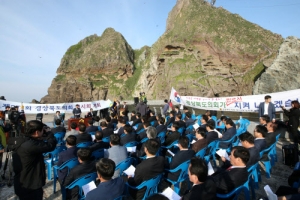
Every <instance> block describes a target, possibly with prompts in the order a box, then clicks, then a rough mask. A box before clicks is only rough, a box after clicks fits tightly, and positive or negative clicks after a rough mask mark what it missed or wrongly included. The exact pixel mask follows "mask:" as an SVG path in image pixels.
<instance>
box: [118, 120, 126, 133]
mask: <svg viewBox="0 0 300 200" xmlns="http://www.w3.org/2000/svg"><path fill="white" fill-rule="evenodd" d="M125 124H126V121H125V119H124V118H123V117H119V119H118V125H117V126H118V128H119V129H118V135H120V136H121V135H122V134H123V133H124V126H125Z"/></svg>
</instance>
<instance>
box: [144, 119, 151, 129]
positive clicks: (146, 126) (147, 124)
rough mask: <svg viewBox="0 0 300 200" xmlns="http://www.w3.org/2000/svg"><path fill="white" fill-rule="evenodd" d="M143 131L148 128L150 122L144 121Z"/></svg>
mask: <svg viewBox="0 0 300 200" xmlns="http://www.w3.org/2000/svg"><path fill="white" fill-rule="evenodd" d="M143 126H144V129H146V128H148V127H150V122H148V121H146V122H144V123H143Z"/></svg>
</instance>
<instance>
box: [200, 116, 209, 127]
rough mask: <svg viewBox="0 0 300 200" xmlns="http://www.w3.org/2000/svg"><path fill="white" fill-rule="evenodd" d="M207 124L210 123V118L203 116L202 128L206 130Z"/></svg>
mask: <svg viewBox="0 0 300 200" xmlns="http://www.w3.org/2000/svg"><path fill="white" fill-rule="evenodd" d="M207 122H208V116H207V115H202V118H201V125H200V127H202V128H205V129H206V125H207Z"/></svg>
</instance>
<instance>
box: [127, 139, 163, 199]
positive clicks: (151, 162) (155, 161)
mask: <svg viewBox="0 0 300 200" xmlns="http://www.w3.org/2000/svg"><path fill="white" fill-rule="evenodd" d="M159 148H160V144H159V142H157V141H156V140H155V139H149V140H148V141H147V142H146V143H145V152H146V156H147V158H146V159H145V160H143V161H142V162H141V163H140V164H138V165H137V166H136V169H135V172H134V177H131V176H128V183H129V184H130V185H132V186H138V185H140V184H141V183H142V182H144V181H147V180H149V179H151V178H154V177H155V176H157V175H160V174H162V173H163V172H164V158H163V157H161V156H158V157H157V156H155V155H156V153H157V151H158V149H159ZM145 191H146V189H145V188H143V189H141V190H138V191H136V190H130V191H129V192H130V195H131V196H132V197H133V198H134V199H143V197H144V194H145Z"/></svg>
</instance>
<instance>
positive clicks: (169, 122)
mask: <svg viewBox="0 0 300 200" xmlns="http://www.w3.org/2000/svg"><path fill="white" fill-rule="evenodd" d="M169 116H170V118H169V119H168V121H167V122H166V126H169V125H170V124H172V123H173V122H174V121H175V111H173V110H172V111H171V112H170V114H169Z"/></svg>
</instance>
